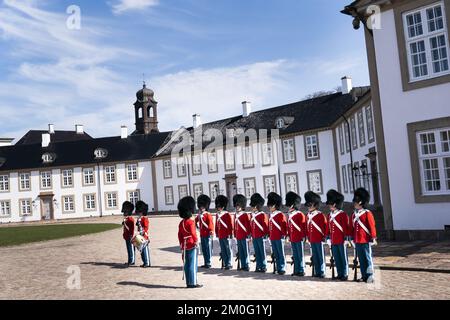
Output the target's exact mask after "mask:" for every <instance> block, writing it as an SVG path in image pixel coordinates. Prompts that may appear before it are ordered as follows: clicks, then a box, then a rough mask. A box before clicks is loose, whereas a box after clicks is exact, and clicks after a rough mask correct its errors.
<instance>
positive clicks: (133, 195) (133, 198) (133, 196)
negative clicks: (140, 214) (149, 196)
mask: <svg viewBox="0 0 450 320" xmlns="http://www.w3.org/2000/svg"><path fill="white" fill-rule="evenodd" d="M127 198H128V201H130V202H131V203H132V204H134V205H136V202H138V201H139V200H141V195H140V192H139V190H133V191H128V192H127Z"/></svg>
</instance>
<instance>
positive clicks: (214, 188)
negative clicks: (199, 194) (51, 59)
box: [209, 181, 220, 202]
mask: <svg viewBox="0 0 450 320" xmlns="http://www.w3.org/2000/svg"><path fill="white" fill-rule="evenodd" d="M219 191H220V189H219V181H215V182H210V183H209V196H210V197H211V201H213V202H214V200H215V199H216V198H217V196H218V195H219Z"/></svg>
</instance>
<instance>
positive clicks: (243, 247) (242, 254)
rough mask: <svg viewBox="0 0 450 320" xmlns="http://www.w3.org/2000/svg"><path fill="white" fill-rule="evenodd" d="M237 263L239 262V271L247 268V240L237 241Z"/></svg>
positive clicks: (248, 262)
mask: <svg viewBox="0 0 450 320" xmlns="http://www.w3.org/2000/svg"><path fill="white" fill-rule="evenodd" d="M237 245H238V252H239V261H240V262H241V269H248V268H249V264H250V261H249V257H248V244H247V239H242V240H238V241H237Z"/></svg>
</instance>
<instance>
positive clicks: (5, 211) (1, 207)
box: [0, 200, 11, 217]
mask: <svg viewBox="0 0 450 320" xmlns="http://www.w3.org/2000/svg"><path fill="white" fill-rule="evenodd" d="M9 216H11V201H10V200H0V217H9Z"/></svg>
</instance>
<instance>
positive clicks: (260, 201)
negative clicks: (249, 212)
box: [250, 193, 266, 210]
mask: <svg viewBox="0 0 450 320" xmlns="http://www.w3.org/2000/svg"><path fill="white" fill-rule="evenodd" d="M264 202H266V201H265V200H264V198H263V197H262V196H261V195H260V194H259V193H255V194H254V195H252V196H251V198H250V207H252V208H257V209H258V210H261V208H262V207H263V205H264Z"/></svg>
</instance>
